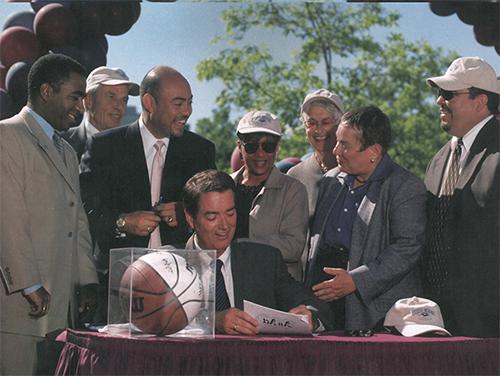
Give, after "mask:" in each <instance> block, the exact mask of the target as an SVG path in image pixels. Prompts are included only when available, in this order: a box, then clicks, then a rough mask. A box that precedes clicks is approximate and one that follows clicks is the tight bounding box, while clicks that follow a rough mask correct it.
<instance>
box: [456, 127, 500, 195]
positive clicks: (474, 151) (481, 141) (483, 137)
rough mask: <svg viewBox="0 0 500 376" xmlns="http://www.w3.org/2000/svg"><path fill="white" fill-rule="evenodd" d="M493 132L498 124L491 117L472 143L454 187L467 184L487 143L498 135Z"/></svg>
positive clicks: (457, 187) (496, 129)
mask: <svg viewBox="0 0 500 376" xmlns="http://www.w3.org/2000/svg"><path fill="white" fill-rule="evenodd" d="M493 132H498V124H497V123H496V120H495V118H492V119H491V120H490V121H488V122H487V123H486V124H485V125H484V127H483V128H482V129H481V131H480V132H479V133H478V134H477V136H476V139H475V140H474V142H473V143H472V146H471V148H470V151H469V155H468V156H467V160H466V162H465V166H464V168H463V170H462V173H461V174H460V176H459V177H458V181H457V186H456V189H462V188H463V187H464V186H465V185H466V184H467V182H468V181H469V180H470V178H471V176H472V174H473V173H474V171H475V170H476V168H477V166H478V164H479V163H480V162H481V160H482V159H483V156H484V154H485V153H486V148H487V147H488V145H489V143H490V142H491V141H492V140H494V139H495V137H498V135H495V134H493Z"/></svg>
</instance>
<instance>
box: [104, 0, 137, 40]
mask: <svg viewBox="0 0 500 376" xmlns="http://www.w3.org/2000/svg"><path fill="white" fill-rule="evenodd" d="M140 14H141V4H140V2H139V1H118V2H108V3H107V20H106V21H107V22H106V34H109V35H121V34H124V33H126V32H127V31H129V30H130V28H131V27H132V25H133V24H134V23H135V22H136V21H137V20H138V19H139V15H140Z"/></svg>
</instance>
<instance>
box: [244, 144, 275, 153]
mask: <svg viewBox="0 0 500 376" xmlns="http://www.w3.org/2000/svg"><path fill="white" fill-rule="evenodd" d="M259 145H260V147H261V148H262V150H264V151H265V152H266V153H274V152H275V151H276V148H277V147H278V143H276V142H263V143H262V144H259V143H258V142H247V143H243V147H244V148H245V151H246V152H247V153H248V154H253V153H255V152H256V151H257V149H259Z"/></svg>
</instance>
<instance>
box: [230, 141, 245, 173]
mask: <svg viewBox="0 0 500 376" xmlns="http://www.w3.org/2000/svg"><path fill="white" fill-rule="evenodd" d="M241 167H243V161H242V159H241V156H240V150H239V149H238V146H236V147H235V148H234V150H233V153H232V154H231V170H233V172H234V171H237V170H239V169H240V168H241Z"/></svg>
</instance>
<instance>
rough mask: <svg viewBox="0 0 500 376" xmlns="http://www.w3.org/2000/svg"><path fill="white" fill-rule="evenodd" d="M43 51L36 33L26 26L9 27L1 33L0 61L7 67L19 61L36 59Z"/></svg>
mask: <svg viewBox="0 0 500 376" xmlns="http://www.w3.org/2000/svg"><path fill="white" fill-rule="evenodd" d="M42 52H43V50H42V47H41V45H40V42H39V41H38V39H37V37H36V36H35V34H33V32H31V30H29V29H27V28H25V27H22V26H13V27H9V28H8V29H7V30H4V31H2V33H1V34H0V61H1V62H2V64H3V65H4V66H5V68H7V69H9V68H10V66H11V65H12V64H14V63H16V62H18V61H34V60H36V59H37V58H39V57H40V56H41V55H42Z"/></svg>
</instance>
